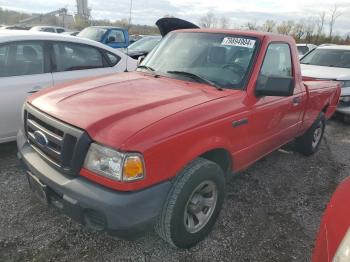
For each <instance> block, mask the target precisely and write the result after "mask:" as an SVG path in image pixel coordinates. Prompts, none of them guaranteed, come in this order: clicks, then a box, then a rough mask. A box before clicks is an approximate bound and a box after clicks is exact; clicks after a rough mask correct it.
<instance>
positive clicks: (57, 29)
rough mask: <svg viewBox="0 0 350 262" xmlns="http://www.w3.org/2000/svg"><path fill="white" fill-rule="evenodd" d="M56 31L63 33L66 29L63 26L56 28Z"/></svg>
mask: <svg viewBox="0 0 350 262" xmlns="http://www.w3.org/2000/svg"><path fill="white" fill-rule="evenodd" d="M56 32H57V33H59V34H60V33H63V32H64V29H63V28H56Z"/></svg>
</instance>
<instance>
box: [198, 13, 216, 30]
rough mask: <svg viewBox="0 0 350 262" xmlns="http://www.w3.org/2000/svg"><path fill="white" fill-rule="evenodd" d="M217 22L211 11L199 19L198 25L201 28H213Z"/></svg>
mask: <svg viewBox="0 0 350 262" xmlns="http://www.w3.org/2000/svg"><path fill="white" fill-rule="evenodd" d="M217 22H218V21H217V18H216V17H215V15H214V13H212V12H208V13H207V14H206V15H205V16H202V17H201V18H200V19H199V25H200V26H201V27H203V28H213V27H215V26H216V25H217Z"/></svg>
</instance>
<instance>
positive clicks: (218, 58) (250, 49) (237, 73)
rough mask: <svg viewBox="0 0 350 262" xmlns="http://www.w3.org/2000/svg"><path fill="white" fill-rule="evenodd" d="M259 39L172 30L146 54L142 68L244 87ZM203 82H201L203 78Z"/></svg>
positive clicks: (226, 86) (225, 86)
mask: <svg viewBox="0 0 350 262" xmlns="http://www.w3.org/2000/svg"><path fill="white" fill-rule="evenodd" d="M257 44H258V40H257V39H255V38H248V37H241V36H237V35H231V34H212V33H185V32H184V33H173V34H169V35H168V36H167V37H165V38H164V40H163V41H161V43H160V44H159V46H158V47H157V48H156V49H154V50H153V51H152V53H151V54H150V55H149V56H147V57H146V59H145V60H144V62H143V63H142V67H143V68H145V69H146V68H149V69H151V70H154V71H156V73H158V74H165V75H167V76H169V77H174V78H179V77H180V78H182V77H183V78H188V79H192V80H194V81H195V80H197V81H199V80H200V79H201V78H202V79H203V80H207V81H206V82H207V83H210V82H211V83H214V84H215V85H216V86H219V87H222V88H240V89H242V88H243V87H244V86H243V85H244V82H245V79H246V78H247V76H248V72H249V69H250V67H251V64H252V63H251V62H252V58H253V55H254V53H255V50H256V49H257ZM202 82H204V81H202Z"/></svg>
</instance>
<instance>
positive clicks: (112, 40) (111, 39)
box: [107, 36, 115, 43]
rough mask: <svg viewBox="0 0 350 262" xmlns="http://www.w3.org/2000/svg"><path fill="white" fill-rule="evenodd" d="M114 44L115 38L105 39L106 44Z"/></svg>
mask: <svg viewBox="0 0 350 262" xmlns="http://www.w3.org/2000/svg"><path fill="white" fill-rule="evenodd" d="M114 42H115V37H114V36H109V37H108V39H107V43H114Z"/></svg>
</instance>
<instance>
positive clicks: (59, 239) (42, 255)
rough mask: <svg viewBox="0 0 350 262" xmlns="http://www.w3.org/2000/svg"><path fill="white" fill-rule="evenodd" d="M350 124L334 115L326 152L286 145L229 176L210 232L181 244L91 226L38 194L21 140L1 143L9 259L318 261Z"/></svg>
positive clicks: (1, 198) (348, 148)
mask: <svg viewBox="0 0 350 262" xmlns="http://www.w3.org/2000/svg"><path fill="white" fill-rule="evenodd" d="M349 137H350V126H346V125H344V124H342V123H341V122H339V121H337V120H332V121H330V122H329V124H328V127H327V130H326V136H325V140H324V141H323V143H322V146H321V148H320V151H319V152H318V153H317V154H316V155H314V156H312V157H308V158H305V157H303V156H301V155H299V154H298V153H294V152H293V151H292V150H290V148H289V149H287V150H286V151H283V150H280V151H276V152H274V153H272V154H271V155H269V156H267V157H265V158H264V159H262V160H261V161H259V162H257V163H256V164H254V165H253V166H252V167H250V168H249V169H248V170H247V171H246V172H242V173H240V174H237V175H236V176H235V177H234V178H232V179H230V180H229V183H228V186H227V198H226V201H225V204H224V208H223V211H222V213H221V215H220V218H219V221H218V222H217V224H216V226H215V227H214V230H213V232H212V233H211V234H210V236H209V237H208V238H207V239H206V240H204V241H203V242H201V243H200V244H199V245H198V246H196V247H194V248H192V249H190V250H177V249H174V248H172V247H170V246H169V245H167V244H166V243H164V242H163V241H162V240H161V239H159V238H158V237H157V235H156V234H155V233H149V234H147V235H146V236H144V237H142V238H140V239H138V240H136V241H125V240H120V239H117V238H115V237H111V236H108V235H106V234H101V233H97V232H91V231H89V230H87V229H85V228H83V227H82V226H80V225H78V224H77V223H75V222H74V221H72V220H71V219H69V218H67V217H66V216H64V215H62V214H59V213H58V212H57V211H56V210H54V209H47V208H46V207H45V206H43V205H41V204H40V203H39V202H38V201H37V199H36V198H35V197H33V196H32V194H31V192H30V191H29V188H28V186H27V181H26V178H25V176H24V173H23V171H21V169H20V168H19V166H18V162H17V160H16V146H15V144H13V143H10V144H5V145H0V260H1V261H74V260H78V261H310V256H311V251H312V248H313V243H314V241H315V237H316V233H317V230H318V227H319V223H320V218H321V215H322V213H323V211H324V209H325V206H326V204H327V202H328V201H329V199H330V196H331V195H332V193H333V192H334V190H335V188H336V186H337V185H338V184H339V183H340V181H341V180H342V179H344V178H345V177H346V176H349V175H350V164H349V163H350V161H349V160H350V153H349V152H350V138H349Z"/></svg>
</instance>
